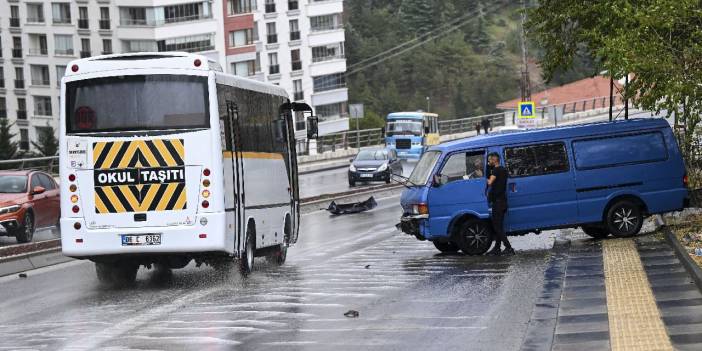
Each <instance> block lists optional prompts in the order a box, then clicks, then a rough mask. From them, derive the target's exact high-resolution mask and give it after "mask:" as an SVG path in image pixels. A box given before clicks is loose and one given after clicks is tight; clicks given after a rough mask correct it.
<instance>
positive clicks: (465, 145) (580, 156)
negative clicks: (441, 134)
mask: <svg viewBox="0 0 702 351" xmlns="http://www.w3.org/2000/svg"><path fill="white" fill-rule="evenodd" d="M493 152H496V153H498V154H499V155H500V162H501V163H502V165H503V166H504V167H505V168H506V169H507V171H508V174H509V177H508V179H507V203H508V210H507V215H506V217H505V228H504V229H505V232H506V233H507V235H523V234H527V233H537V234H538V233H540V232H541V231H542V230H546V229H558V228H569V227H570V228H575V227H581V228H582V229H583V231H584V232H585V233H586V234H588V235H590V236H592V237H595V238H604V237H606V236H608V235H609V234H612V235H614V236H618V237H627V236H632V235H635V234H637V233H638V232H639V230H640V229H641V225H642V223H643V220H644V218H645V217H646V216H649V215H652V214H657V213H663V212H670V211H676V210H681V209H683V208H684V207H685V206H686V205H687V202H688V190H687V175H686V173H685V165H684V162H683V158H682V155H681V153H680V149H679V147H678V144H677V142H676V140H675V136H674V135H673V131H672V130H671V128H670V126H669V125H668V122H666V120H664V119H635V120H628V121H615V122H603V123H592V124H583V125H576V126H567V127H559V128H546V129H534V130H527V131H516V132H515V131H512V132H509V133H497V134H489V135H483V136H478V137H473V138H468V139H462V140H456V141H452V142H448V143H444V144H440V145H436V146H433V147H431V148H429V149H428V150H427V151H426V152H425V153H424V155H423V156H422V158H421V159H420V160H419V162H418V163H417V166H416V167H415V168H414V170H413V172H412V174H411V175H410V177H409V179H408V181H407V186H408V189H406V190H405V191H404V192H403V193H402V197H401V205H402V209H403V215H402V218H401V222H400V224H399V225H398V226H399V228H400V229H401V230H402V231H403V232H405V233H407V234H411V235H414V236H415V237H417V239H419V240H429V241H432V242H433V243H434V245H435V246H436V248H437V249H439V250H440V251H442V252H455V251H458V250H461V251H463V252H464V253H466V254H470V255H477V254H482V253H484V252H485V251H487V250H488V249H489V248H490V244H491V242H492V229H491V225H490V221H489V218H490V208H489V205H488V202H487V199H486V195H485V194H486V190H487V189H486V177H485V174H487V173H488V171H489V170H488V169H487V167H486V165H487V155H488V154H490V153H493Z"/></svg>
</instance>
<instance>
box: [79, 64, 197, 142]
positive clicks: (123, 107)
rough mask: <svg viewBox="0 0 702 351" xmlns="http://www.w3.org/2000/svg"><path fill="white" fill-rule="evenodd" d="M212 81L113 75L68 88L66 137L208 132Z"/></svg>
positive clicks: (159, 76)
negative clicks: (99, 134) (143, 131)
mask: <svg viewBox="0 0 702 351" xmlns="http://www.w3.org/2000/svg"><path fill="white" fill-rule="evenodd" d="M207 111H208V102H207V77H202V76H182V75H166V74H155V75H134V76H113V77H106V78H95V79H86V80H79V81H75V82H69V83H68V84H67V85H66V131H67V133H92V132H113V131H142V130H164V129H190V128H208V127H209V114H208V112H207Z"/></svg>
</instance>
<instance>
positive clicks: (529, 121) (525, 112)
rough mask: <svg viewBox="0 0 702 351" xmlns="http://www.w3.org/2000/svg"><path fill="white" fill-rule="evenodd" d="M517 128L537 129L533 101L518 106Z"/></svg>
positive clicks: (523, 102)
mask: <svg viewBox="0 0 702 351" xmlns="http://www.w3.org/2000/svg"><path fill="white" fill-rule="evenodd" d="M517 126H518V127H519V128H534V127H536V110H535V104H534V102H533V101H522V102H520V103H519V105H518V106H517Z"/></svg>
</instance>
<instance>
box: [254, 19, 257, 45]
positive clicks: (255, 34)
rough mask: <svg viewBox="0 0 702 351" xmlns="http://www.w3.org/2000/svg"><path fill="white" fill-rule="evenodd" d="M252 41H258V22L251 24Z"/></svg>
mask: <svg viewBox="0 0 702 351" xmlns="http://www.w3.org/2000/svg"><path fill="white" fill-rule="evenodd" d="M253 40H254V41H258V21H254V23H253Z"/></svg>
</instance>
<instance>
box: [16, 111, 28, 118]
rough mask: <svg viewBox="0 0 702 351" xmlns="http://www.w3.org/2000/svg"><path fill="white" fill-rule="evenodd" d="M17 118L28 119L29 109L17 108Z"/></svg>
mask: <svg viewBox="0 0 702 351" xmlns="http://www.w3.org/2000/svg"><path fill="white" fill-rule="evenodd" d="M17 119H23V120H26V119H27V110H17Z"/></svg>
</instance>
